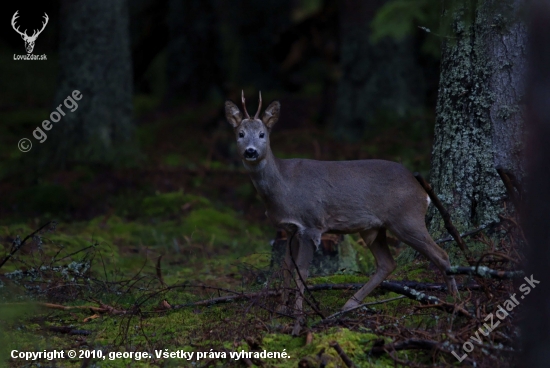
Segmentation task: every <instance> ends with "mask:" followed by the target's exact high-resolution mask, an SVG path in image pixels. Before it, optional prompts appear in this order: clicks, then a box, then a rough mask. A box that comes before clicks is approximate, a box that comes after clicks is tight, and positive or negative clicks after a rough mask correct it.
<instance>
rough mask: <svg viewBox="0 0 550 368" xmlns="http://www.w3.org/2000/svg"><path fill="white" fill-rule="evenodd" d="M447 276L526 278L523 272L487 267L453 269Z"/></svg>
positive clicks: (448, 271) (447, 272)
mask: <svg viewBox="0 0 550 368" xmlns="http://www.w3.org/2000/svg"><path fill="white" fill-rule="evenodd" d="M445 273H446V274H447V275H475V276H481V277H485V278H489V279H501V280H502V279H517V278H521V277H523V276H525V273H524V272H523V271H522V270H518V271H499V270H493V269H491V268H489V267H486V266H481V267H476V266H472V267H451V268H450V269H449V270H447V271H446V272H445Z"/></svg>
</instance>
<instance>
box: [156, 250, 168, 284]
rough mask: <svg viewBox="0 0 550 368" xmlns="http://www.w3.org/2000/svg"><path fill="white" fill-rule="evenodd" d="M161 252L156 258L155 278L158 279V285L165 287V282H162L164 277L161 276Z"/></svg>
mask: <svg viewBox="0 0 550 368" xmlns="http://www.w3.org/2000/svg"><path fill="white" fill-rule="evenodd" d="M162 256H163V255H162V254H161V255H160V256H159V257H158V258H157V265H156V267H155V269H156V271H157V278H158V279H159V282H160V285H161V286H162V287H166V283H165V282H164V278H163V277H162V267H161V264H160V261H161V260H162Z"/></svg>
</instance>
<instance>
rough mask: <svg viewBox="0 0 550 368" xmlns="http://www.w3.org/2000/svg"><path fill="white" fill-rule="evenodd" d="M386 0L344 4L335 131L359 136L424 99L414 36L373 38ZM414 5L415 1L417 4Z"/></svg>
mask: <svg viewBox="0 0 550 368" xmlns="http://www.w3.org/2000/svg"><path fill="white" fill-rule="evenodd" d="M384 3H385V1H381V0H377V1H362V0H343V1H341V2H340V69H341V78H340V82H339V86H338V92H337V101H336V106H335V117H334V132H335V134H336V135H337V136H340V137H344V138H347V139H360V138H361V137H363V134H364V133H365V131H370V132H371V133H372V131H373V128H374V127H375V126H377V125H379V123H380V122H379V121H377V122H375V121H374V120H375V119H374V118H375V117H377V116H378V117H380V116H379V115H380V114H390V115H396V116H404V115H405V114H406V112H408V111H410V110H411V109H413V108H415V107H419V106H421V104H422V103H423V102H424V98H425V92H426V82H425V79H424V76H423V72H422V69H421V68H420V67H419V65H418V60H417V53H416V52H415V47H414V38H413V37H402V38H401V39H400V40H397V39H395V38H389V37H385V38H382V39H379V40H378V42H376V43H373V42H371V36H372V32H371V21H372V20H373V18H375V15H376V13H377V11H378V10H379V9H380V8H381V7H382V5H384ZM413 5H414V4H413Z"/></svg>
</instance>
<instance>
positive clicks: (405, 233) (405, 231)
mask: <svg viewBox="0 0 550 368" xmlns="http://www.w3.org/2000/svg"><path fill="white" fill-rule="evenodd" d="M392 232H394V233H395V235H396V236H397V237H398V238H399V240H401V241H403V242H404V243H406V244H408V245H410V246H411V247H412V248H413V249H414V250H416V251H417V252H419V253H421V254H423V255H424V256H425V257H426V258H428V259H429V260H430V261H431V262H432V263H433V264H434V265H435V266H436V267H437V268H438V269H439V270H440V271H441V273H442V274H443V278H444V279H445V282H446V283H447V288H448V290H449V292H450V293H451V294H452V295H458V288H457V287H456V282H455V279H454V277H453V276H448V275H447V274H446V272H445V271H447V270H448V269H449V268H450V267H451V263H450V262H449V255H448V254H447V252H445V251H444V250H443V249H441V248H440V247H439V246H438V245H437V244H436V243H435V242H434V241H433V239H432V237H431V236H430V234H429V233H428V230H427V229H426V225H425V224H424V218H423V217H422V221H417V222H416V223H410V224H404V225H400V226H396V227H395V228H394V229H392Z"/></svg>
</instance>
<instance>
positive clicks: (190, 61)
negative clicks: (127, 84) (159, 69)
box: [166, 0, 224, 103]
mask: <svg viewBox="0 0 550 368" xmlns="http://www.w3.org/2000/svg"><path fill="white" fill-rule="evenodd" d="M215 3H216V1H215V0H169V1H168V28H169V41H168V48H167V57H168V58H167V64H166V71H167V74H168V92H167V95H168V99H169V100H172V99H173V98H176V97H179V98H184V99H186V100H188V101H189V102H192V103H197V102H202V101H204V100H205V99H206V98H207V97H210V94H211V93H212V92H218V95H221V94H222V93H223V92H224V86H223V83H224V79H223V73H222V71H223V67H222V65H221V60H222V58H221V49H220V47H221V46H220V35H219V22H218V17H217V13H216V4H215Z"/></svg>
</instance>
